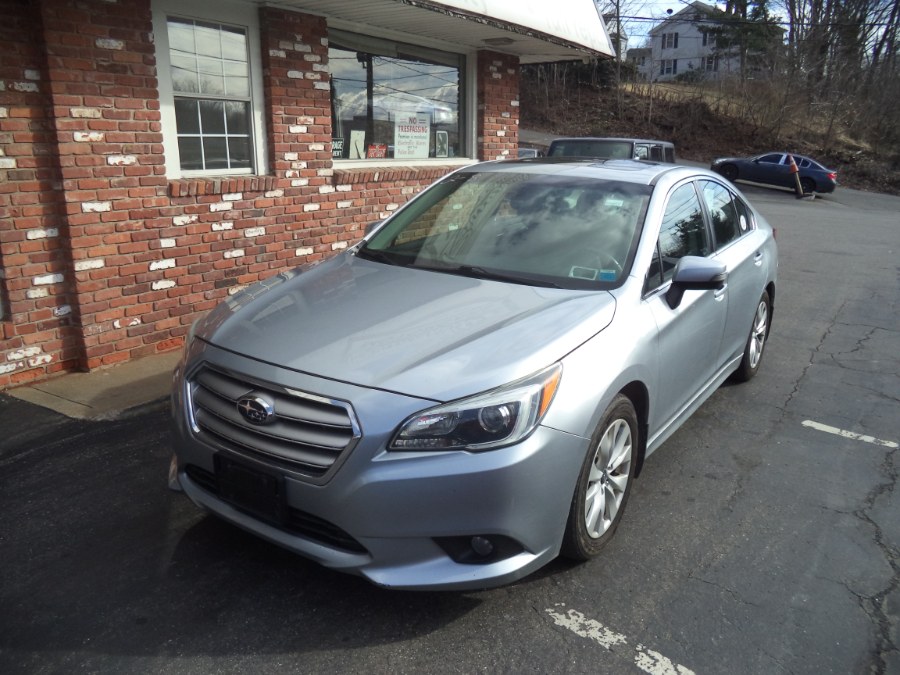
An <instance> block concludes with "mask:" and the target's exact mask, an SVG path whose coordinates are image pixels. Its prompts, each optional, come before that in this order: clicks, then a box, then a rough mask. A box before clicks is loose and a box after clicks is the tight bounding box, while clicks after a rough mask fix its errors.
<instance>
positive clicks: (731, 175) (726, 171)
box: [719, 164, 738, 183]
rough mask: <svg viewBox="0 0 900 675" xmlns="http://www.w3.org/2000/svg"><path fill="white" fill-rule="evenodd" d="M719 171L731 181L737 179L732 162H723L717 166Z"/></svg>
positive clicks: (736, 172) (735, 168) (735, 169)
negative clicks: (722, 164) (723, 163)
mask: <svg viewBox="0 0 900 675" xmlns="http://www.w3.org/2000/svg"><path fill="white" fill-rule="evenodd" d="M719 173H720V174H722V176H723V177H725V178H727V179H728V180H730V181H731V182H732V183H733V182H734V181H736V180H737V177H738V170H737V167H736V166H735V165H734V164H725V165H724V166H721V167H720V168H719Z"/></svg>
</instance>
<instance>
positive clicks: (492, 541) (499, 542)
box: [434, 534, 524, 565]
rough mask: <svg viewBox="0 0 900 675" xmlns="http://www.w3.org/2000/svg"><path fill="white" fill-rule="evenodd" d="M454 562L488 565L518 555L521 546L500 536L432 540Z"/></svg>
mask: <svg viewBox="0 0 900 675" xmlns="http://www.w3.org/2000/svg"><path fill="white" fill-rule="evenodd" d="M434 541H435V542H436V543H437V544H438V545H439V546H440V547H441V548H442V549H444V552H446V553H447V555H449V556H450V557H451V558H452V559H453V560H454V562H458V563H462V564H463V565H488V564H490V563H495V562H499V561H500V560H506V559H507V558H512V557H513V556H514V555H519V554H520V553H522V551H523V550H524V549H523V547H522V544H520V543H519V542H517V541H516V540H515V539H510V538H509V537H506V536H504V535H502V534H470V535H460V536H457V537H435V540H434Z"/></svg>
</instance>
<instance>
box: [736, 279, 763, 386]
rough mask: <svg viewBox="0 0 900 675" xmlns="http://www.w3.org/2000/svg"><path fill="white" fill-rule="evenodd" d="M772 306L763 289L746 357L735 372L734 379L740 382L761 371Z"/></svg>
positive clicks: (745, 352)
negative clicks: (760, 365)
mask: <svg viewBox="0 0 900 675" xmlns="http://www.w3.org/2000/svg"><path fill="white" fill-rule="evenodd" d="M771 307H772V304H771V301H770V300H769V294H768V293H767V292H766V291H763V294H762V297H761V298H760V299H759V304H758V305H757V306H756V312H755V313H754V314H753V325H752V326H751V328H750V335H749V337H748V338H747V345H746V346H745V347H744V357H743V358H742V359H741V365H740V366H738V369H737V370H736V371H735V373H734V379H735V380H737V381H738V382H746V381H747V380H750V379H753V377H754V376H755V375H756V373H757V371H759V364H760V363H762V357H763V349H765V346H766V338H768V336H769V311H770V309H771Z"/></svg>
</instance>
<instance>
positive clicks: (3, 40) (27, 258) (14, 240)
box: [0, 0, 81, 385]
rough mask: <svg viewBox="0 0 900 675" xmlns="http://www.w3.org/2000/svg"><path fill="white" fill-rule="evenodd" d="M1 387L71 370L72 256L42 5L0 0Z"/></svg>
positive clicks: (76, 344) (75, 342) (76, 346)
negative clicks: (48, 72)
mask: <svg viewBox="0 0 900 675" xmlns="http://www.w3.org/2000/svg"><path fill="white" fill-rule="evenodd" d="M0 16H2V17H3V20H2V21H0V303H2V305H3V311H4V317H3V319H2V320H0V338H2V348H0V385H4V384H6V385H8V384H16V383H20V382H25V381H28V380H31V379H34V378H37V377H42V376H45V375H46V374H50V373H54V372H58V371H60V370H66V369H71V368H74V367H76V366H77V365H78V363H79V358H80V353H81V349H80V347H81V345H80V336H79V331H77V330H76V329H75V327H74V326H73V325H72V302H73V299H74V293H73V286H72V283H73V276H72V274H71V271H70V270H71V260H70V256H69V252H68V246H67V242H68V228H67V223H66V220H65V218H64V212H63V202H62V194H61V192H60V190H59V187H60V185H61V184H60V171H59V162H58V157H57V153H56V147H57V142H56V134H55V129H54V126H53V122H52V119H53V115H52V113H53V108H52V100H51V95H50V86H49V82H48V80H47V57H46V53H45V50H44V47H43V28H42V18H41V12H40V7H39V5H38V4H37V3H32V2H29V0H0Z"/></svg>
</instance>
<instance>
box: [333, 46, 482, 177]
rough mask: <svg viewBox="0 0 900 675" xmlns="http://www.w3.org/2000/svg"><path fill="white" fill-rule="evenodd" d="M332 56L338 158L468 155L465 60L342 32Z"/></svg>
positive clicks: (335, 145) (334, 153) (334, 144)
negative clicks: (463, 95) (463, 94)
mask: <svg viewBox="0 0 900 675" xmlns="http://www.w3.org/2000/svg"><path fill="white" fill-rule="evenodd" d="M354 42H358V44H353V43H354ZM407 52H410V53H407ZM413 52H415V53H413ZM328 59H329V67H330V70H331V96H332V100H331V109H332V110H331V112H332V122H333V127H332V128H333V134H334V140H333V156H334V158H335V159H367V158H369V159H377V158H396V159H424V158H428V157H438V158H440V157H456V156H462V155H463V154H464V151H465V149H464V139H463V137H462V134H461V119H460V117H461V116H460V110H461V108H462V106H461V92H462V86H461V84H462V82H461V77H462V76H461V73H462V71H463V68H462V57H460V56H458V55H455V54H448V53H444V52H437V51H435V50H426V49H421V48H416V47H408V46H406V45H400V44H397V43H391V42H387V41H381V40H374V39H372V38H363V37H359V38H354V36H352V35H350V34H339V35H338V36H337V37H336V38H333V39H332V44H331V47H330V48H329V50H328Z"/></svg>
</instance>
